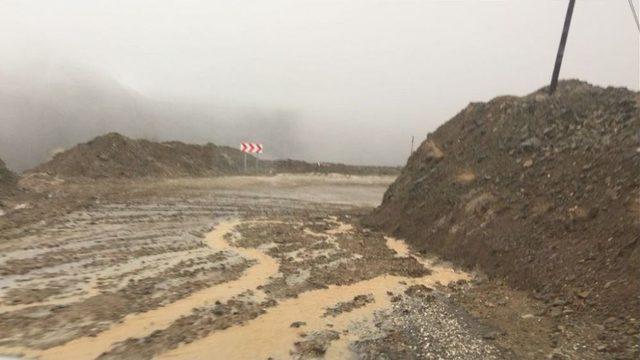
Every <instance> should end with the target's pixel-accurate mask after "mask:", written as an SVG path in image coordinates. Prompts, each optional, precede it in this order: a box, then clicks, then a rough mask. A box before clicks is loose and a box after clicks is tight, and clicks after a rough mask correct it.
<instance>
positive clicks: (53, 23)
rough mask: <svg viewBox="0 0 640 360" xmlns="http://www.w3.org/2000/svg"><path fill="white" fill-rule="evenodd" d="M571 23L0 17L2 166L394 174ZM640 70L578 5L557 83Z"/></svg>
mask: <svg viewBox="0 0 640 360" xmlns="http://www.w3.org/2000/svg"><path fill="white" fill-rule="evenodd" d="M635 4H636V8H637V5H638V1H637V0H635ZM566 7H567V1H540V0H530V1H524V0H522V1H516V0H512V1H472V0H467V1H424V0H422V1H400V0H398V1H374V0H367V1H359V0H350V1H329V0H315V1H309V0H295V1H288V0H287V1H284V0H270V1H249V0H247V1H228V0H227V1H167V0H155V1H134V0H128V1H114V0H109V1H71V0H60V1H55V2H53V1H29V0H20V1H6V0H5V1H2V0H0V158H2V159H4V160H5V161H6V162H7V164H8V165H9V166H10V167H11V168H13V169H14V170H18V171H21V170H25V169H28V168H30V167H33V166H35V165H36V164H38V163H40V162H42V161H44V160H46V159H47V158H48V157H49V156H50V154H51V153H52V152H53V151H55V150H57V149H60V148H67V147H70V146H73V145H74V144H76V143H78V142H84V141H87V140H89V139H91V138H93V137H95V136H97V135H101V134H104V133H106V132H110V131H117V132H121V133H123V134H125V135H127V136H130V137H134V138H148V139H152V140H181V141H185V142H193V143H206V142H214V143H216V144H218V145H229V146H234V147H236V146H238V143H239V142H240V141H255V142H262V143H263V144H264V145H265V157H268V158H297V159H304V160H309V161H332V162H344V163H349V164H371V165H401V164H404V163H405V161H406V158H407V156H408V155H409V151H410V140H411V136H412V135H415V136H416V143H417V144H418V143H419V142H420V141H422V140H423V139H424V137H425V136H426V134H427V132H430V131H433V130H435V128H437V127H438V126H439V125H441V124H442V123H444V122H445V121H446V120H448V119H449V118H450V117H452V116H453V115H455V114H456V113H457V112H458V111H460V110H461V109H462V108H463V107H464V106H466V105H467V104H468V103H469V102H472V101H487V100H489V99H491V98H493V97H495V96H498V95H503V94H515V95H524V94H527V93H530V92H533V91H535V90H536V89H538V88H540V87H542V86H545V85H547V84H548V82H549V80H550V76H551V71H552V69H553V62H554V58H555V52H556V50H557V46H558V41H559V37H560V31H561V29H562V23H563V21H564V16H565V12H566ZM639 58H640V44H639V37H638V30H637V29H636V27H635V24H634V22H633V17H632V14H631V11H630V9H629V5H628V3H627V1H626V0H600V1H598V0H578V1H577V3H576V8H575V11H574V16H573V21H572V24H571V31H570V34H569V39H568V44H567V48H566V52H565V57H564V62H563V66H562V71H561V78H579V79H582V80H586V81H589V82H591V83H594V84H596V85H601V86H624V87H628V88H631V89H634V90H638V89H639V88H640V85H639V82H640V72H639V62H640V59H639Z"/></svg>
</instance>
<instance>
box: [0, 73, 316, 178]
mask: <svg viewBox="0 0 640 360" xmlns="http://www.w3.org/2000/svg"><path fill="white" fill-rule="evenodd" d="M0 110H1V111H0V155H1V156H2V157H3V158H4V159H5V161H6V163H7V166H9V168H11V169H13V170H17V171H22V170H25V169H28V168H32V167H34V166H36V165H37V164H39V163H41V162H43V161H46V160H48V159H50V158H51V156H52V155H53V153H54V152H56V151H59V150H61V149H64V148H70V147H72V146H74V145H75V144H77V143H79V142H85V141H88V140H90V139H92V138H93V137H95V136H99V135H102V134H105V133H108V132H119V133H122V134H125V135H127V136H131V137H134V138H146V139H149V140H180V141H185V142H189V143H200V144H206V143H208V142H214V143H216V144H225V145H230V146H233V147H235V146H237V144H238V143H239V142H240V141H248V140H253V141H261V142H264V143H267V144H269V147H268V155H267V156H271V157H274V158H276V157H291V156H293V155H292V153H297V154H301V153H303V151H302V150H301V147H300V144H299V142H297V141H296V136H295V132H296V129H295V127H294V121H293V119H292V117H291V115H290V114H287V113H283V112H278V111H271V112H266V111H261V110H258V109H239V108H223V107H216V106H215V105H212V104H187V103H180V102H175V103H169V102H162V101H157V100H152V99H149V98H147V97H145V96H142V95H141V94H139V93H137V92H136V91H134V90H132V89H129V88H127V87H125V86H122V85H121V84H120V83H118V82H117V81H115V80H114V79H111V78H109V77H106V76H102V75H101V74H100V73H99V72H97V71H91V70H87V69H84V68H80V67H69V66H54V67H50V68H38V69H35V70H34V71H33V72H32V73H20V72H15V71H13V72H11V73H10V74H9V73H7V72H2V71H0Z"/></svg>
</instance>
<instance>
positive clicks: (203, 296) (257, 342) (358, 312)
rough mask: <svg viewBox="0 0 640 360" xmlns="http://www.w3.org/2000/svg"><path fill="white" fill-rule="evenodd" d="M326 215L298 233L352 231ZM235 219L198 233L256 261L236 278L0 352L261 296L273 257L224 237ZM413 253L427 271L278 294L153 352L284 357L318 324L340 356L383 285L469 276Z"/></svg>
mask: <svg viewBox="0 0 640 360" xmlns="http://www.w3.org/2000/svg"><path fill="white" fill-rule="evenodd" d="M249 222H255V221H248V223H249ZM332 222H334V223H336V225H337V227H335V228H333V229H330V230H327V231H326V232H322V233H320V232H313V231H310V230H308V229H305V233H308V234H312V235H315V236H323V237H326V238H327V240H328V241H330V240H335V239H333V238H334V236H336V235H337V234H343V233H345V232H349V231H351V230H352V227H351V225H349V224H345V223H341V222H339V221H337V220H335V219H332ZM239 224H241V221H239V220H237V219H234V220H228V221H223V222H221V223H220V224H218V225H217V226H216V227H215V229H214V230H213V231H211V232H210V233H208V234H207V235H206V238H205V242H206V244H207V245H208V246H209V247H210V248H212V249H214V250H216V251H232V252H235V253H238V254H240V255H241V256H242V257H245V258H247V259H250V260H253V261H255V262H256V263H255V264H254V265H253V266H251V267H250V268H249V269H247V270H246V271H245V272H244V274H243V275H242V276H241V277H240V278H239V279H237V280H233V281H230V282H226V283H222V284H218V285H215V286H212V287H209V288H206V289H204V290H200V291H197V292H195V293H193V294H191V295H189V296H187V297H185V298H183V299H181V300H178V301H176V302H173V303H171V304H168V305H166V306H162V307H159V308H156V309H154V310H150V311H147V312H144V313H138V314H131V315H128V316H126V317H125V318H124V320H123V321H122V322H121V323H118V324H115V325H113V326H112V327H111V328H110V329H108V330H106V331H103V332H101V333H99V334H97V336H96V337H82V338H78V339H75V340H72V341H70V342H67V343H65V344H63V345H61V346H57V347H53V348H50V349H47V350H44V351H35V350H30V349H24V348H0V352H4V353H18V352H19V353H22V354H23V355H25V356H28V357H37V358H40V359H65V360H66V359H92V358H96V357H98V356H100V354H102V353H103V352H105V351H108V350H109V349H111V348H112V346H113V345H114V344H116V343H118V342H121V341H124V340H126V339H128V338H142V337H144V336H147V335H149V334H151V333H153V332H154V331H156V330H162V329H166V328H167V327H169V326H170V325H171V324H172V323H173V322H174V321H176V320H177V319H179V318H180V317H181V316H186V315H189V314H191V312H192V310H193V309H194V308H197V307H201V306H205V305H208V304H212V303H213V302H215V301H226V300H228V299H230V298H232V297H234V296H236V295H239V294H240V293H242V292H245V291H246V290H253V291H255V292H256V293H258V294H259V296H265V294H264V293H262V292H261V291H259V290H256V288H257V287H259V286H260V285H265V284H267V283H268V282H269V278H270V277H273V276H275V275H277V274H278V266H279V264H278V261H276V260H275V259H274V258H272V257H271V256H269V255H267V254H265V253H264V252H263V250H262V249H258V248H242V247H236V246H234V245H232V244H230V243H229V242H228V241H227V240H226V239H225V235H227V234H229V233H231V232H233V231H234V228H235V227H236V226H237V225H239ZM386 245H387V247H388V248H390V249H391V250H393V251H395V252H396V256H398V257H414V256H413V255H411V254H410V251H409V247H408V246H407V244H406V243H404V242H403V241H401V240H397V239H393V238H389V237H388V238H386ZM414 258H415V259H416V260H418V261H419V262H420V263H421V264H423V266H426V267H428V268H429V269H430V270H431V271H432V273H431V274H430V275H427V276H424V277H421V278H412V277H403V276H392V275H383V276H378V277H375V278H372V279H369V280H364V281H360V282H357V283H354V284H351V285H343V286H336V285H330V286H328V287H327V288H324V289H317V290H310V291H306V292H304V293H301V294H299V296H298V297H296V298H288V299H284V300H281V301H279V303H278V304H277V305H276V306H275V307H273V308H269V309H267V312H266V313H265V314H263V315H261V316H259V317H257V318H255V319H253V320H250V321H248V322H247V323H245V324H243V325H239V326H233V327H231V328H228V329H225V330H220V331H216V332H213V333H211V334H210V335H208V336H206V337H204V338H201V339H198V340H196V341H194V342H191V343H189V344H185V345H182V346H180V347H178V348H176V349H173V350H170V351H168V352H166V353H163V354H161V355H160V356H159V358H163V359H199V358H209V357H211V354H216V357H217V358H223V359H226V358H228V359H256V358H267V357H272V358H274V359H283V358H289V357H291V351H292V350H293V349H294V344H295V343H296V341H300V340H303V338H301V337H300V334H301V333H302V332H304V333H312V332H315V331H322V330H334V331H337V332H339V333H340V334H341V335H340V338H339V339H338V340H335V341H333V342H332V343H331V345H330V347H329V348H328V350H327V353H326V354H325V357H326V358H329V359H342V358H347V357H349V355H350V349H349V344H350V343H351V342H352V341H355V340H357V334H355V333H350V332H349V331H348V328H349V325H350V324H353V323H354V322H360V321H363V320H367V319H371V318H372V316H373V314H374V312H376V311H378V310H382V309H385V308H388V307H389V306H390V304H391V303H390V296H389V295H388V292H393V293H400V292H402V291H403V290H404V289H406V288H407V287H409V286H412V285H426V286H432V285H435V284H438V283H441V284H443V285H446V284H447V283H449V282H452V281H457V280H460V279H468V278H469V275H468V274H466V273H462V272H457V271H454V270H453V269H452V268H450V267H446V266H434V265H433V264H432V263H430V262H428V261H423V260H422V259H420V258H418V257H414ZM363 294H367V295H371V296H372V297H373V299H374V301H373V302H372V303H369V304H366V305H365V306H363V307H359V308H355V309H353V310H351V311H348V312H342V313H340V314H338V315H336V316H323V315H325V312H326V310H327V308H330V307H333V306H335V305H336V304H338V303H345V302H349V301H351V300H352V299H354V297H356V296H358V295H363ZM300 321H302V322H304V323H306V325H305V326H304V327H301V328H292V327H291V324H292V323H294V322H300ZM3 350H4V351H3Z"/></svg>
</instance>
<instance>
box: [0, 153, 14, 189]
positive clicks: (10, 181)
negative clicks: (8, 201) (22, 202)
mask: <svg viewBox="0 0 640 360" xmlns="http://www.w3.org/2000/svg"><path fill="white" fill-rule="evenodd" d="M17 190H18V176H17V175H16V174H14V173H13V172H12V171H11V170H9V169H7V166H6V165H5V164H4V161H2V159H0V197H5V196H9V195H12V194H14V193H15V192H16V191H17Z"/></svg>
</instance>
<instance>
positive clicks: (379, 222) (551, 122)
mask: <svg viewBox="0 0 640 360" xmlns="http://www.w3.org/2000/svg"><path fill="white" fill-rule="evenodd" d="M545 90H546V89H541V90H539V91H537V92H535V93H533V94H530V95H528V96H525V97H510V96H505V97H499V98H496V99H494V100H492V101H490V102H488V103H472V104H470V105H469V106H468V107H467V108H466V109H464V110H463V111H462V112H460V113H459V114H458V115H456V116H455V117H454V118H452V119H451V120H449V121H448V122H447V123H445V124H444V125H442V126H441V127H440V128H439V129H437V130H436V131H435V132H434V133H433V134H429V135H428V136H427V139H426V141H424V142H423V143H422V145H421V146H420V147H419V148H418V150H417V151H415V152H414V153H413V154H412V155H411V157H410V158H409V161H408V163H407V165H406V167H405V168H404V169H403V170H402V173H401V175H400V177H399V178H398V179H397V180H396V181H395V183H393V184H392V185H391V186H390V187H389V189H388V190H387V192H386V194H385V196H384V200H383V202H382V205H381V206H380V207H378V208H377V209H376V210H375V211H374V213H373V214H371V215H370V216H369V217H368V218H367V219H365V222H366V223H368V224H369V225H373V226H380V227H382V228H384V229H386V230H387V231H391V232H393V233H394V234H396V235H398V236H401V237H404V238H406V239H408V240H409V241H410V242H411V243H412V244H413V245H415V246H416V247H418V248H419V249H428V250H430V251H436V252H438V253H440V254H441V255H442V256H443V257H445V258H447V259H450V260H454V261H457V262H458V263H461V264H463V265H465V266H468V267H475V266H479V267H480V268H481V269H483V270H484V271H485V272H487V273H488V274H489V275H492V276H499V277H502V278H504V279H506V280H507V281H508V282H509V283H510V284H511V285H513V286H516V287H518V288H524V289H528V290H531V291H532V292H533V294H534V296H535V297H539V298H542V299H544V300H546V301H548V302H549V303H550V304H551V303H556V302H563V303H564V302H566V303H567V304H569V305H570V306H572V308H573V309H574V311H575V310H578V311H581V312H582V313H584V314H586V313H587V312H585V311H584V310H594V311H593V312H592V313H593V314H598V316H616V317H617V316H621V317H625V316H627V317H629V316H631V317H635V318H636V319H637V318H638V316H640V298H639V297H638V294H640V241H639V238H640V235H639V234H640V224H639V219H640V197H639V196H640V190H639V182H640V148H639V147H638V146H639V145H638V141H639V138H640V130H639V129H640V115H639V103H640V94H639V93H637V92H632V91H629V90H627V89H623V88H611V87H610V88H606V89H604V88H600V87H595V86H592V85H589V84H587V83H584V82H580V81H576V80H571V81H563V82H561V83H560V85H559V88H558V91H557V93H556V94H555V95H554V96H548V95H546V94H545ZM595 310H597V311H595Z"/></svg>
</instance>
